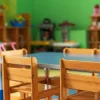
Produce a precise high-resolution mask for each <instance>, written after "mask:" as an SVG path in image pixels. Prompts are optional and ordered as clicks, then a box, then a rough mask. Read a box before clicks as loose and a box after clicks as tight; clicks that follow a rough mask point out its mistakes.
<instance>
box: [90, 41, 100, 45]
mask: <svg viewBox="0 0 100 100" xmlns="http://www.w3.org/2000/svg"><path fill="white" fill-rule="evenodd" d="M89 43H98V44H99V43H100V41H89Z"/></svg>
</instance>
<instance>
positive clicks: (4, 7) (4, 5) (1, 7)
mask: <svg viewBox="0 0 100 100" xmlns="http://www.w3.org/2000/svg"><path fill="white" fill-rule="evenodd" d="M6 10H8V6H7V5H6V4H1V5H0V12H4V11H6Z"/></svg>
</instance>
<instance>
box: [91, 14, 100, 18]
mask: <svg viewBox="0 0 100 100" xmlns="http://www.w3.org/2000/svg"><path fill="white" fill-rule="evenodd" d="M91 18H100V14H99V15H92V16H91Z"/></svg>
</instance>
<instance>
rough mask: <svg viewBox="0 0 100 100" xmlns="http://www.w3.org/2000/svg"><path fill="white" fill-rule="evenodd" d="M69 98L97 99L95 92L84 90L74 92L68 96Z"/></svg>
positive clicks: (72, 99)
mask: <svg viewBox="0 0 100 100" xmlns="http://www.w3.org/2000/svg"><path fill="white" fill-rule="evenodd" d="M67 100H95V93H94V92H86V91H82V92H79V93H76V94H73V95H71V96H68V99H67ZM97 100H100V94H98V99H97Z"/></svg>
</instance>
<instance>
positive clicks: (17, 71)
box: [2, 56, 38, 100]
mask: <svg viewBox="0 0 100 100" xmlns="http://www.w3.org/2000/svg"><path fill="white" fill-rule="evenodd" d="M12 65H13V66H12ZM16 65H17V66H19V65H22V66H30V69H23V68H20V67H16ZM14 66H15V67H14ZM2 77H3V78H2V79H3V91H4V100H9V99H8V98H9V95H10V88H11V87H10V86H9V81H10V80H12V81H16V82H22V83H30V84H31V93H32V96H34V97H33V98H35V97H36V96H37V95H36V94H37V93H38V76H37V59H36V58H35V57H19V56H3V67H2ZM12 88H13V87H12ZM35 100H36V99H35Z"/></svg>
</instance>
